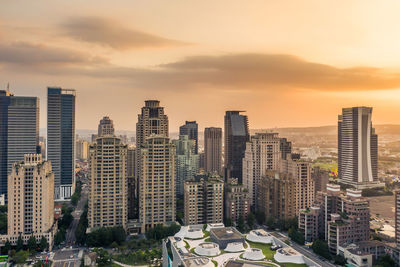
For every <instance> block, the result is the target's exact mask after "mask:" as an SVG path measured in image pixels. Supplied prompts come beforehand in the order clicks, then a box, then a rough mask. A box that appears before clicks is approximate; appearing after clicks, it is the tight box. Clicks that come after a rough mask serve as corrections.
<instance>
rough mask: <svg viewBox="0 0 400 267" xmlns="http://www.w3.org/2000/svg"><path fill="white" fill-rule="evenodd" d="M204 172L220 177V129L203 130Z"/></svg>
mask: <svg viewBox="0 0 400 267" xmlns="http://www.w3.org/2000/svg"><path fill="white" fill-rule="evenodd" d="M204 170H205V171H206V172H210V173H214V172H215V173H218V174H219V175H222V128H216V127H209V128H205V129H204Z"/></svg>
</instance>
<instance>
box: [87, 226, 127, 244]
mask: <svg viewBox="0 0 400 267" xmlns="http://www.w3.org/2000/svg"><path fill="white" fill-rule="evenodd" d="M125 239H126V233H125V230H124V228H122V227H121V226H119V227H101V228H98V229H95V230H93V231H92V232H91V233H89V234H88V235H87V239H86V244H87V245H88V246H89V247H109V246H110V245H111V244H112V243H114V242H115V243H117V244H118V245H121V244H122V243H123V242H124V241H125Z"/></svg>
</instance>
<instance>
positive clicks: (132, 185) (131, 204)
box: [126, 147, 139, 219]
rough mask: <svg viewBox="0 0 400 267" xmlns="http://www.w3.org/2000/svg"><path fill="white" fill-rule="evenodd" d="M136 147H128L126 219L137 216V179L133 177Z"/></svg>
mask: <svg viewBox="0 0 400 267" xmlns="http://www.w3.org/2000/svg"><path fill="white" fill-rule="evenodd" d="M136 155H137V154H136V148H135V147H128V151H127V156H126V158H127V162H126V175H127V179H128V219H137V218H139V210H138V208H139V206H138V201H139V200H138V198H137V197H138V192H137V191H138V187H139V184H138V181H137V180H136V179H135V165H136Z"/></svg>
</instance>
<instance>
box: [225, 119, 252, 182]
mask: <svg viewBox="0 0 400 267" xmlns="http://www.w3.org/2000/svg"><path fill="white" fill-rule="evenodd" d="M241 112H242V111H226V113H225V133H224V134H225V147H224V148H225V154H224V156H225V162H224V164H225V180H226V181H227V179H228V178H238V180H239V183H242V164H243V161H242V160H243V158H244V154H245V150H246V142H247V141H249V125H248V120H247V116H246V115H241V114H240V113H241Z"/></svg>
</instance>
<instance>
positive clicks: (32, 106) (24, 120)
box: [0, 90, 40, 199]
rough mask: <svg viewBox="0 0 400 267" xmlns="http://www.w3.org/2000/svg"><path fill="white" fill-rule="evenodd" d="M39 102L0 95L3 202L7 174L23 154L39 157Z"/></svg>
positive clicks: (22, 97) (6, 92)
mask: <svg viewBox="0 0 400 267" xmlns="http://www.w3.org/2000/svg"><path fill="white" fill-rule="evenodd" d="M39 150H40V147H39V99H38V98H37V97H25V96H14V95H13V94H12V93H11V92H9V91H5V90H1V91H0V194H5V195H6V199H7V186H8V182H7V180H8V178H7V177H8V174H9V173H10V172H11V169H12V166H13V163H15V162H19V161H22V160H24V155H25V154H35V153H40V151H39Z"/></svg>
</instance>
